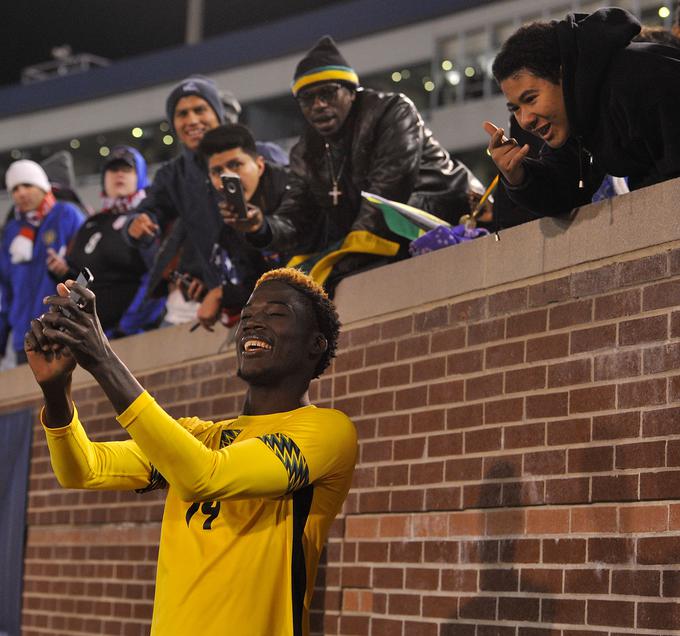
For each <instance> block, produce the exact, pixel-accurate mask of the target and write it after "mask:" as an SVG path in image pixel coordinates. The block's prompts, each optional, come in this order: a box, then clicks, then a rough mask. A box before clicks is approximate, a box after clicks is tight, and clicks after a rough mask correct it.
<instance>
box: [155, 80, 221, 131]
mask: <svg viewBox="0 0 680 636" xmlns="http://www.w3.org/2000/svg"><path fill="white" fill-rule="evenodd" d="M189 95H197V96H198V97H202V98H203V99H204V100H205V101H206V102H208V104H210V107H211V108H212V109H213V110H214V111H215V114H216V115H217V119H218V120H219V122H220V124H222V123H224V107H223V106H222V100H221V99H220V91H219V89H218V88H217V84H215V82H213V81H212V80H211V79H210V78H208V77H203V76H202V75H192V76H191V77H187V78H186V79H183V80H182V81H181V82H180V83H179V84H177V85H176V86H175V87H174V88H173V89H172V90H171V91H170V95H168V99H167V100H166V101H165V114H166V117H167V118H168V121H169V122H170V125H171V126H172V121H173V119H174V118H175V108H176V107H177V102H178V101H179V100H180V99H182V97H187V96H189Z"/></svg>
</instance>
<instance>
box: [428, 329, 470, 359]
mask: <svg viewBox="0 0 680 636" xmlns="http://www.w3.org/2000/svg"><path fill="white" fill-rule="evenodd" d="M466 333H467V330H466V329H465V327H452V328H451V329H444V331H437V332H435V333H433V334H432V339H431V341H430V351H431V352H432V353H440V352H442V351H451V350H452V349H461V348H462V347H464V346H465V337H466Z"/></svg>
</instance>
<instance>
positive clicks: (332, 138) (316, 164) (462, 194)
mask: <svg viewBox="0 0 680 636" xmlns="http://www.w3.org/2000/svg"><path fill="white" fill-rule="evenodd" d="M293 94H294V96H295V97H296V99H297V101H298V103H299V105H300V108H301V110H302V114H303V115H304V117H305V119H306V121H307V123H308V127H307V130H306V131H305V132H304V133H303V135H302V137H301V138H300V140H299V142H298V143H297V145H296V146H295V147H294V148H293V150H292V151H291V157H290V168H291V173H292V174H291V178H290V181H289V191H288V192H287V193H286V196H285V197H284V199H283V202H282V203H281V205H280V206H279V208H278V209H277V210H276V212H275V213H274V215H272V216H268V217H266V218H265V217H264V216H263V215H261V214H257V213H252V214H250V215H249V217H248V219H246V220H245V221H243V220H238V219H236V218H233V217H232V218H227V222H228V223H230V224H232V225H233V226H234V227H236V228H237V229H239V230H241V231H244V232H247V233H248V235H247V236H248V239H249V240H250V241H251V243H253V244H254V245H256V246H258V247H269V248H272V249H276V250H280V251H285V252H290V253H310V252H317V253H318V252H322V253H323V252H328V251H335V250H342V251H343V252H346V253H345V255H344V256H343V257H342V259H341V260H340V261H339V262H338V263H336V265H335V267H334V268H333V273H332V274H331V276H330V278H329V279H328V281H327V282H326V286H327V287H331V288H332V286H333V284H334V283H335V282H337V280H339V279H340V278H341V277H343V276H344V275H346V274H348V273H350V272H352V273H353V272H356V271H357V270H358V269H365V268H368V267H373V266H375V265H376V264H381V263H384V262H387V261H388V260H391V259H394V258H398V257H400V256H403V255H405V249H404V247H405V244H404V240H403V239H401V238H400V237H397V236H396V235H394V234H393V233H392V232H390V230H389V229H388V228H387V226H386V224H385V222H384V219H383V217H382V214H381V212H380V211H379V210H378V209H377V208H375V207H374V206H373V205H372V204H370V203H368V202H367V201H366V200H364V199H362V197H361V192H362V190H363V191H367V192H371V193H373V194H378V195H380V196H382V197H385V198H387V199H392V200H395V201H400V202H403V203H408V204H410V205H413V206H414V207H417V208H421V209H424V210H427V211H428V212H431V213H433V214H435V215H437V216H439V217H441V218H444V219H445V220H447V221H450V222H453V223H454V224H455V223H457V222H458V218H459V217H460V215H461V214H464V213H466V212H468V211H469V202H468V192H469V191H471V190H474V189H478V188H480V187H481V184H479V182H478V181H477V180H476V179H475V177H474V176H473V175H472V173H471V172H470V171H469V170H468V168H467V167H466V166H465V165H463V164H462V163H460V162H459V161H456V160H454V159H452V158H451V157H450V156H449V154H448V153H447V152H446V150H444V149H443V148H442V147H441V146H440V145H439V143H438V142H437V141H436V140H435V139H434V137H433V136H432V133H431V132H430V130H428V128H427V127H426V126H425V124H424V122H423V120H422V118H421V116H420V114H419V113H418V110H417V109H416V107H415V106H414V105H413V103H412V102H411V101H410V100H409V99H408V98H407V97H405V96H404V95H399V94H392V93H379V92H376V91H373V90H369V89H363V90H362V89H361V88H360V87H359V78H358V76H357V74H356V72H355V71H354V70H353V69H352V68H351V67H350V66H349V65H348V64H347V62H346V61H345V60H344V58H343V57H342V55H341V54H340V52H339V51H338V49H337V48H336V46H335V43H334V42H333V40H332V39H331V38H330V37H328V36H325V37H323V38H321V40H319V42H318V43H317V44H316V45H315V46H314V48H312V49H311V50H310V51H309V52H308V53H307V55H306V56H305V57H304V58H303V60H302V61H301V62H300V63H299V64H298V66H297V69H296V72H295V80H294V83H293Z"/></svg>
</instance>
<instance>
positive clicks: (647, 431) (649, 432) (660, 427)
mask: <svg viewBox="0 0 680 636" xmlns="http://www.w3.org/2000/svg"><path fill="white" fill-rule="evenodd" d="M678 422H680V407H673V408H668V409H655V410H653V411H645V412H644V413H643V414H642V436H643V437H667V436H669V435H675V434H677V432H678Z"/></svg>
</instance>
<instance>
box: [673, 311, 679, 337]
mask: <svg viewBox="0 0 680 636" xmlns="http://www.w3.org/2000/svg"><path fill="white" fill-rule="evenodd" d="M678 336H680V311H673V312H671V338H677V337H678Z"/></svg>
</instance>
